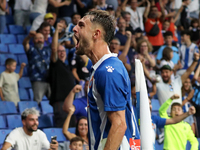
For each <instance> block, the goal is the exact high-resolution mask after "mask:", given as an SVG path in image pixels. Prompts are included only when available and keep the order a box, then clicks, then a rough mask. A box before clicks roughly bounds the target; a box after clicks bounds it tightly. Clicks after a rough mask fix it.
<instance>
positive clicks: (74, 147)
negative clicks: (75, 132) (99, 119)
mask: <svg viewBox="0 0 200 150" xmlns="http://www.w3.org/2000/svg"><path fill="white" fill-rule="evenodd" d="M83 142H84V140H83V139H82V138H81V137H79V136H76V137H74V138H72V139H71V140H70V145H69V148H70V150H83Z"/></svg>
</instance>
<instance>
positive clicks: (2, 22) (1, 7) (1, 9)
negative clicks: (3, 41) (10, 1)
mask: <svg viewBox="0 0 200 150" xmlns="http://www.w3.org/2000/svg"><path fill="white" fill-rule="evenodd" d="M5 14H6V0H0V34H3V32H4V29H5V27H6V17H5Z"/></svg>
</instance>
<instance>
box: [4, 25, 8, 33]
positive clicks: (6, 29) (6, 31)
mask: <svg viewBox="0 0 200 150" xmlns="http://www.w3.org/2000/svg"><path fill="white" fill-rule="evenodd" d="M3 34H9V32H8V27H7V26H5V28H4V31H3Z"/></svg>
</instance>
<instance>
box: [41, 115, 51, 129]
mask: <svg viewBox="0 0 200 150" xmlns="http://www.w3.org/2000/svg"><path fill="white" fill-rule="evenodd" d="M38 120H39V126H38V128H40V129H41V128H50V127H53V116H50V115H42V116H40V117H39V118H38Z"/></svg>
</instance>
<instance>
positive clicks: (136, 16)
mask: <svg viewBox="0 0 200 150" xmlns="http://www.w3.org/2000/svg"><path fill="white" fill-rule="evenodd" d="M126 11H127V12H129V13H130V14H131V20H130V24H131V26H132V27H133V29H134V30H135V29H136V28H138V27H140V28H141V29H142V31H144V24H143V14H144V11H145V7H137V9H136V11H133V9H131V7H130V6H127V7H126Z"/></svg>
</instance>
